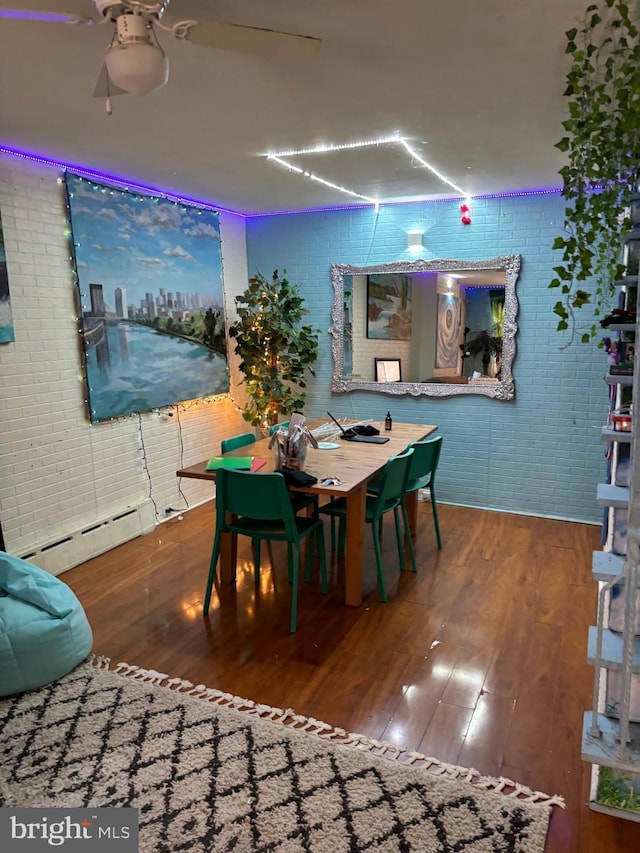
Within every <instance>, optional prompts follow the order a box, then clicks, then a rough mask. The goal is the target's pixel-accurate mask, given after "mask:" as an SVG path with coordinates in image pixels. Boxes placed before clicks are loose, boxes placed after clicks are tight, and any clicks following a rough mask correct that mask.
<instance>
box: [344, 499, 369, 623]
mask: <svg viewBox="0 0 640 853" xmlns="http://www.w3.org/2000/svg"><path fill="white" fill-rule="evenodd" d="M366 493H367V489H366V483H363V484H362V486H361V487H360V488H358V489H354V490H353V491H352V492H349V494H348V495H347V543H346V551H345V582H346V589H345V596H344V601H345V604H348V605H351V606H352V607H358V605H359V604H361V603H362V563H363V560H364V528H365V521H364V508H365V502H366Z"/></svg>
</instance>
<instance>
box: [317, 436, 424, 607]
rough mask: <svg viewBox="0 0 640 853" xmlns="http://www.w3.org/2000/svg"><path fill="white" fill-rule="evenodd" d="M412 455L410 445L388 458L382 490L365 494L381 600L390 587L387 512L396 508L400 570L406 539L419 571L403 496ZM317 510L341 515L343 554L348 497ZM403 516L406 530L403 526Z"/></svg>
mask: <svg viewBox="0 0 640 853" xmlns="http://www.w3.org/2000/svg"><path fill="white" fill-rule="evenodd" d="M412 456H413V450H412V449H411V448H407V449H406V450H405V451H403V453H400V454H398V456H392V457H391V458H390V459H388V460H387V462H386V464H385V466H384V468H383V469H382V472H381V475H380V490H379V492H378V493H377V494H376V495H369V494H368V495H367V496H366V503H365V521H366V522H367V524H370V525H371V533H372V536H373V548H374V551H375V554H376V566H377V569H378V585H379V587H380V598H381V600H382V601H386V600H387V591H386V588H385V583H384V572H383V568H382V546H381V538H380V533H381V529H382V519H383V516H384V515H385V514H386V513H387V512H391V511H392V510H393V515H394V519H395V527H396V542H397V545H398V559H399V561H400V571H404V570H405V560H404V546H405V542H406V544H407V549H408V551H409V558H410V560H411V569H412V571H414V572H415V571H416V561H415V555H414V552H413V542H412V541H411V536H409V522H408V519H407V511H406V509H405V505H404V500H403V498H404V494H405V490H406V487H407V483H408V479H409V468H410V464H411V458H412ZM318 512H319V513H320V514H324V515H328V516H331V517H336V518H339V520H340V527H339V529H338V553H339V554H344V546H345V537H346V516H347V501H346V499H345V498H342V497H341V498H336V499H335V500H334V501H332V502H331V503H328V504H324V506H321V507H320V509H319V510H318ZM401 518H402V524H403V525H404V530H401V523H400V522H401Z"/></svg>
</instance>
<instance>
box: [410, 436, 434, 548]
mask: <svg viewBox="0 0 640 853" xmlns="http://www.w3.org/2000/svg"><path fill="white" fill-rule="evenodd" d="M409 447H411V448H413V456H412V457H411V467H410V468H409V480H408V482H407V488H406V489H405V494H409V493H410V492H417V491H418V489H429V497H430V498H431V512H432V513H433V525H434V527H435V529H436V541H437V543H438V549H441V548H442V538H441V536H440V524H439V522H438V506H437V504H436V493H435V489H434V482H435V478H436V470H437V468H438V462H439V461H440V451H441V450H442V436H441V435H436V436H434V437H433V438H425V439H423V440H422V441H414V442H413V443H412V444H410V445H409Z"/></svg>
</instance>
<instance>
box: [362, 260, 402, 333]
mask: <svg viewBox="0 0 640 853" xmlns="http://www.w3.org/2000/svg"><path fill="white" fill-rule="evenodd" d="M367 337H368V338H379V339H384V340H403V341H406V340H409V338H410V337H411V279H410V278H409V276H408V275H404V274H402V273H383V274H382V275H379V276H376V275H369V276H367Z"/></svg>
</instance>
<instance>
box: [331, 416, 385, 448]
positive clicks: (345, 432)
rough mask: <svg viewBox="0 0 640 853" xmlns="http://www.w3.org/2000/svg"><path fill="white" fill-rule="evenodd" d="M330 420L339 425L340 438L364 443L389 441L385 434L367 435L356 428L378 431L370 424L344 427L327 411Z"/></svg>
mask: <svg viewBox="0 0 640 853" xmlns="http://www.w3.org/2000/svg"><path fill="white" fill-rule="evenodd" d="M327 414H328V415H329V417H330V418H331V420H332V421H333V422H334V423H335V424H337V425H338V426H339V427H340V431H341V433H342V435H341V438H344V440H345V441H361V442H363V443H365V444H386V443H387V441H389V439H388V437H387V436H386V435H371V434H369V435H367V434H366V433H364V434H363V433H362V432H358V430H367V431H369V430H371V431H374V430H375V432H378V430H376V428H375V427H372V426H366V425H364V426H355V427H349V428H348V429H345V428H344V427H343V426H342V424H341V423H340V421H338V420H336V419H335V418H334V417H333V415H332V414H331V412H327Z"/></svg>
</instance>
